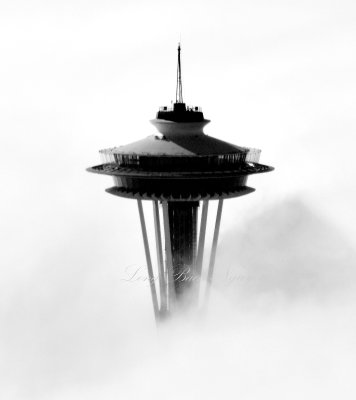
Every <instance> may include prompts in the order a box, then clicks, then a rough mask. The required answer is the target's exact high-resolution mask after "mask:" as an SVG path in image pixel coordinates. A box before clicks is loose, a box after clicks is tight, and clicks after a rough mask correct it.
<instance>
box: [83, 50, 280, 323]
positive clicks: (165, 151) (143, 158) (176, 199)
mask: <svg viewBox="0 0 356 400" xmlns="http://www.w3.org/2000/svg"><path fill="white" fill-rule="evenodd" d="M180 52H181V47H180V45H179V46H178V64H177V87H176V102H175V103H174V104H173V108H168V107H161V108H160V110H159V111H158V113H157V116H156V119H154V120H151V123H152V124H153V125H154V126H155V127H156V128H157V130H158V133H157V134H156V135H152V136H149V137H147V138H145V139H143V140H140V141H137V142H134V143H131V144H128V145H126V146H120V147H115V148H111V149H105V150H101V151H100V153H101V155H102V157H103V159H104V163H103V164H101V165H97V166H94V167H92V168H88V171H90V172H94V173H98V174H104V175H110V176H112V177H113V178H114V182H115V186H113V187H111V188H109V189H107V190H106V191H107V192H108V193H111V194H113V195H115V196H119V197H125V198H130V199H135V200H136V201H137V205H138V211H139V216H140V222H141V229H142V236H143V242H144V248H145V254H146V261H147V269H148V276H149V282H150V288H151V296H152V302H153V309H154V313H155V317H156V319H157V320H159V319H161V318H162V317H164V316H166V315H168V314H171V313H172V312H173V311H174V310H175V309H176V308H177V307H178V308H179V306H180V305H181V304H183V303H187V302H188V303H195V304H196V303H197V302H198V301H199V290H200V286H201V276H202V267H203V254H204V247H205V234H206V224H207V215H208V207H209V202H210V201H211V200H217V201H218V208H217V215H216V220H215V228H214V234H213V243H212V248H211V255H210V260H209V266H208V271H207V283H208V284H207V286H206V292H205V294H204V295H205V296H208V293H209V287H210V283H211V281H212V277H213V273H214V264H215V256H216V251H217V244H218V237H219V229H220V221H221V215H222V208H223V201H224V200H225V199H230V198H235V197H239V196H243V195H246V194H249V193H251V192H253V191H254V189H253V188H250V187H248V186H247V177H248V176H249V175H252V174H258V173H263V172H269V171H272V170H273V168H272V167H269V166H266V165H262V164H260V163H259V156H260V153H261V151H260V150H256V149H250V148H247V147H240V146H236V145H233V144H230V143H227V142H224V141H222V140H219V139H215V138H213V137H211V136H207V135H205V134H204V132H203V128H204V126H205V125H206V124H207V123H209V122H210V121H209V120H206V119H205V118H204V115H203V113H202V111H201V109H200V108H199V107H188V106H186V104H185V103H184V102H183V95H182V79H181V61H180ZM144 200H147V201H151V202H152V205H153V216H154V225H155V239H156V256H157V270H158V280H157V279H156V277H155V276H154V271H153V266H152V260H151V252H150V248H149V242H148V237H147V230H146V223H145V217H144V212H143V207H142V201H144ZM199 208H201V216H200V224H198V209H199ZM162 220H163V224H161V221H162ZM198 225H199V226H198ZM162 228H163V229H162ZM198 228H199V229H198ZM198 231H199V233H198ZM163 239H164V240H163ZM157 281H158V284H157V285H156V282H157Z"/></svg>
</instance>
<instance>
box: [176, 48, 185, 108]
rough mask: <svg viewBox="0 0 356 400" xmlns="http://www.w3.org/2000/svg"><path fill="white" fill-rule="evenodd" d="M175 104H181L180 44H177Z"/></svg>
mask: <svg viewBox="0 0 356 400" xmlns="http://www.w3.org/2000/svg"><path fill="white" fill-rule="evenodd" d="M176 103H183V91H182V68H181V64H180V43H178V65H177V87H176Z"/></svg>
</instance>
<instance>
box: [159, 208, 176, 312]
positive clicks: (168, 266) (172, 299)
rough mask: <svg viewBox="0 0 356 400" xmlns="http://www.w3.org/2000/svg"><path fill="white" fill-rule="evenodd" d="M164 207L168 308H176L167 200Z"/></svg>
mask: <svg viewBox="0 0 356 400" xmlns="http://www.w3.org/2000/svg"><path fill="white" fill-rule="evenodd" d="M162 209H163V225H164V239H165V251H166V270H167V288H168V309H169V310H172V309H173V308H174V304H175V300H176V292H175V287H174V274H173V258H172V244H171V234H170V229H169V214H168V202H167V201H163V202H162Z"/></svg>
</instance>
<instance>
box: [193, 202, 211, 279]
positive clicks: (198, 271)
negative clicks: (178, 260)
mask: <svg viewBox="0 0 356 400" xmlns="http://www.w3.org/2000/svg"><path fill="white" fill-rule="evenodd" d="M208 206H209V201H208V200H203V209H202V213H201V221H200V231H199V243H198V254H197V262H196V271H195V272H196V276H197V277H198V279H199V278H200V276H201V270H202V267H203V256H204V244H205V232H206V220H207V216H208Z"/></svg>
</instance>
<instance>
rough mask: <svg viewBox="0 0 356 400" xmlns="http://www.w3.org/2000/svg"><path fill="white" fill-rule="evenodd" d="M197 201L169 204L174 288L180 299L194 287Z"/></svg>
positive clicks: (171, 202) (172, 202)
mask: <svg viewBox="0 0 356 400" xmlns="http://www.w3.org/2000/svg"><path fill="white" fill-rule="evenodd" d="M198 206H199V202H197V201H184V202H182V201H170V202H168V215H169V231H170V239H171V240H170V242H171V253H172V268H173V276H174V287H175V291H176V295H177V298H179V297H180V296H181V295H182V294H183V293H184V292H185V291H186V290H187V288H189V287H190V286H191V285H192V281H193V279H194V267H195V260H196V247H197V210H198Z"/></svg>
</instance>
